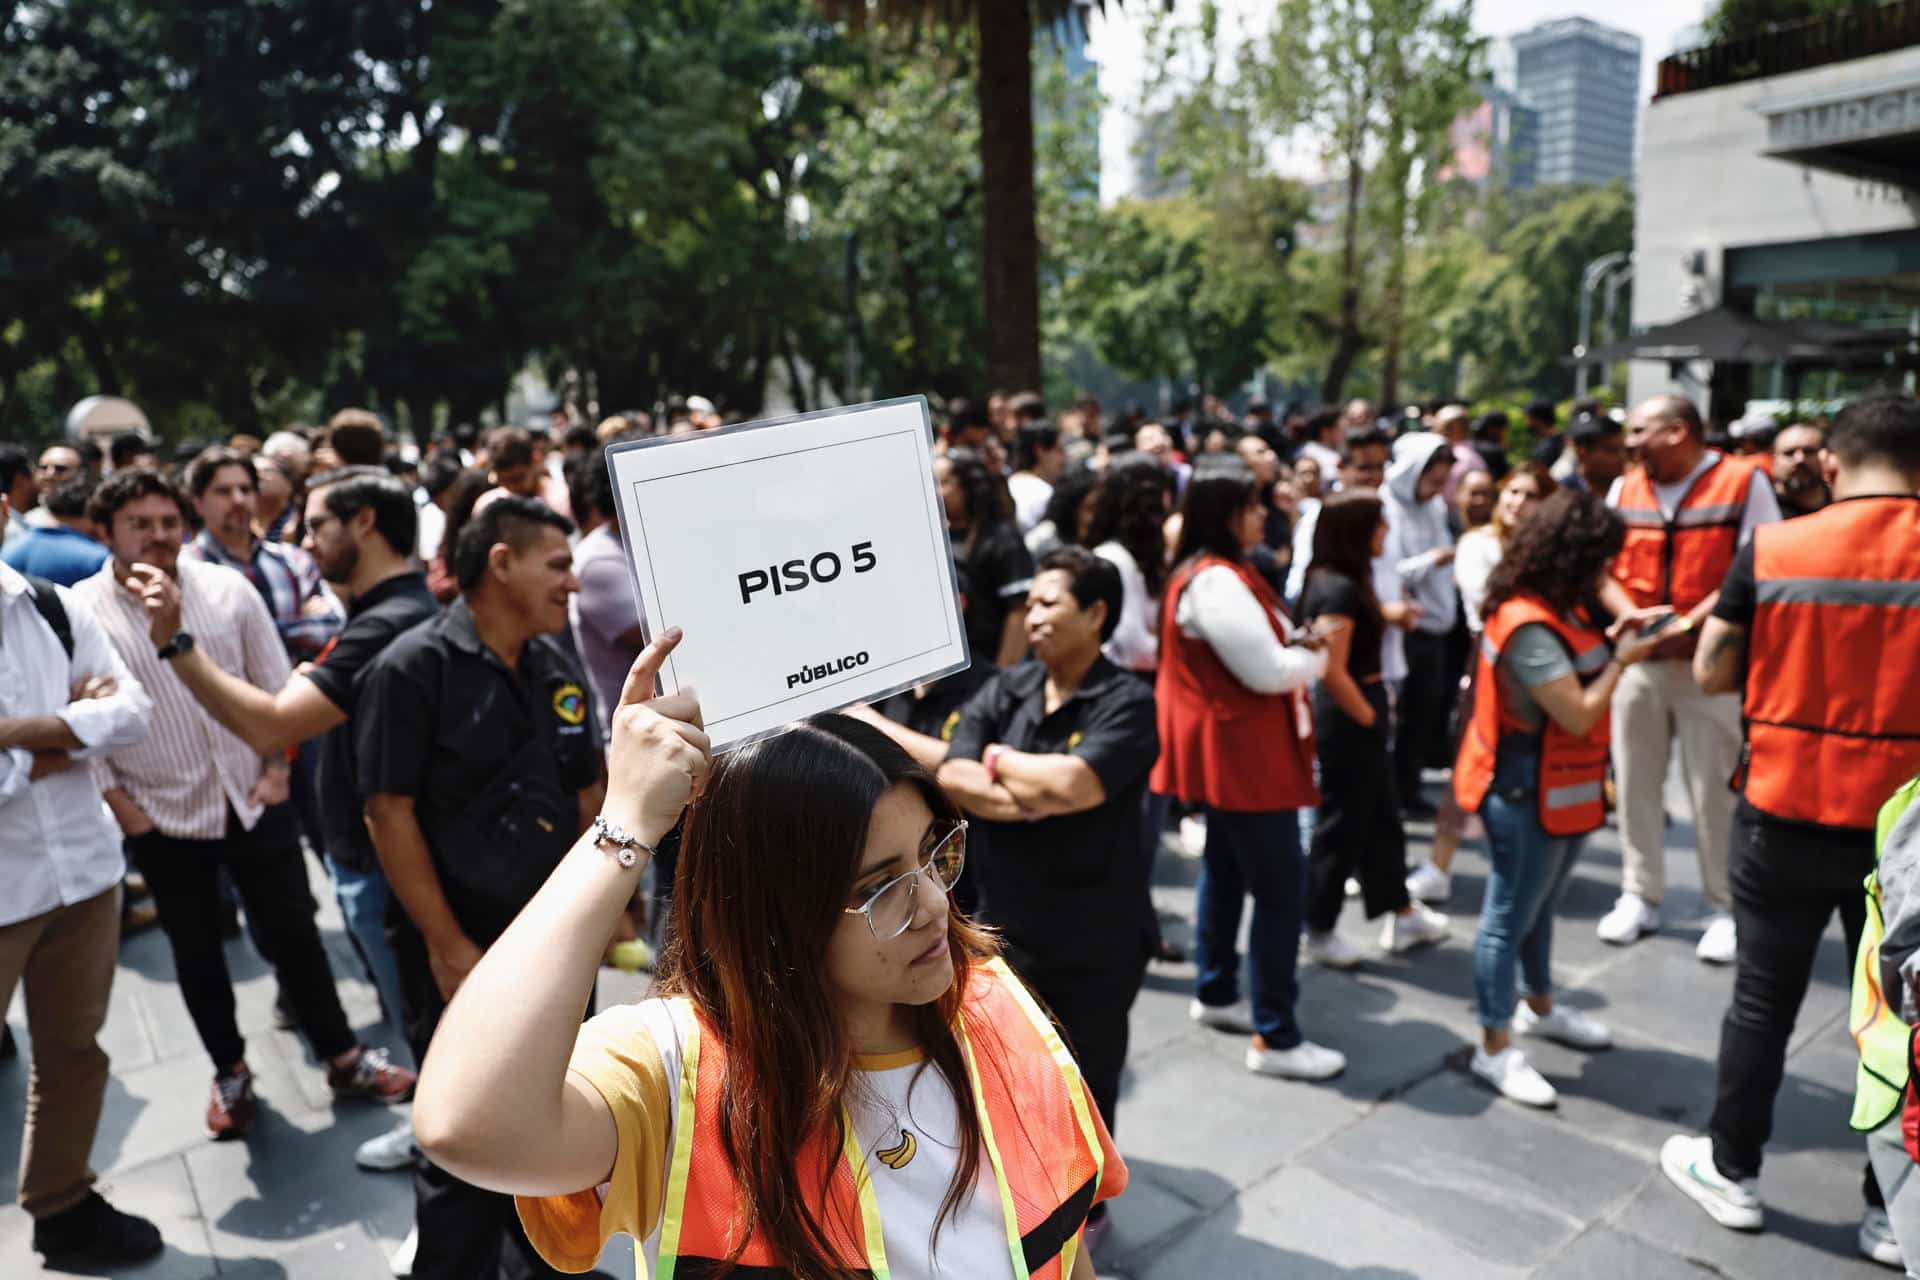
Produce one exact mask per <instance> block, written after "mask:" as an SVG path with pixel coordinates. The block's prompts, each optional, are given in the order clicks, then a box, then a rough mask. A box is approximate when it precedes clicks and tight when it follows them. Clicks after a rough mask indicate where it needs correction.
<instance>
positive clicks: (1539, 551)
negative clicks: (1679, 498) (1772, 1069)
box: [1453, 489, 1657, 1107]
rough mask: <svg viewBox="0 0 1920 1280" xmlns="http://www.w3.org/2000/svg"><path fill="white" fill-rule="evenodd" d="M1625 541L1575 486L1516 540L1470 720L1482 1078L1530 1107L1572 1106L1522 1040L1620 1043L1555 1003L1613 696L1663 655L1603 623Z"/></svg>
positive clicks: (1595, 1045) (1498, 590)
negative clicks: (1565, 897) (1569, 889)
mask: <svg viewBox="0 0 1920 1280" xmlns="http://www.w3.org/2000/svg"><path fill="white" fill-rule="evenodd" d="M1625 536H1626V525H1625V523H1624V522H1623V521H1622V520H1621V518H1620V517H1619V516H1618V515H1617V514H1615V513H1614V512H1612V511H1610V510H1609V509H1608V508H1607V506H1606V504H1605V503H1603V502H1602V501H1601V500H1600V499H1599V498H1597V497H1595V496H1594V495H1592V494H1591V493H1586V492H1582V491H1576V490H1570V489H1563V490H1561V491H1560V492H1559V493H1556V494H1555V495H1554V496H1553V497H1551V498H1549V499H1547V501H1546V502H1544V503H1543V504H1541V506H1540V509H1539V510H1538V511H1536V512H1535V513H1534V514H1533V515H1531V516H1529V517H1528V518H1527V519H1526V520H1525V521H1523V522H1522V523H1521V525H1520V527H1519V528H1518V529H1516V530H1515V531H1514V532H1513V533H1512V534H1511V535H1510V536H1509V537H1508V538H1507V541H1506V544H1505V552H1504V554H1503V556H1502V558H1501V560H1500V563H1499V564H1498V565H1497V566H1495V568H1494V570H1493V574H1492V576H1491V577H1490V578H1489V579H1488V582H1487V594H1486V603H1485V605H1484V606H1483V611H1482V615H1481V616H1482V617H1483V619H1484V620H1485V623H1486V629H1485V632H1484V634H1483V636H1482V639H1481V642H1480V653H1479V656H1478V658H1477V659H1476V664H1475V669H1474V685H1473V710H1472V719H1471V720H1470V721H1469V723H1468V726H1467V731H1466V734H1465V735H1464V737H1463V738H1462V741H1461V744H1460V755H1459V759H1458V760H1457V762H1456V763H1455V765H1454V770H1453V786H1454V796H1455V798H1456V799H1457V800H1458V801H1459V803H1460V806H1461V808H1463V809H1465V810H1467V811H1468V812H1472V813H1478V814H1479V815H1480V818H1481V821H1482V822H1484V823H1485V824H1486V828H1487V861H1488V862H1489V864H1490V865H1491V871H1490V873H1489V875H1488V877H1487V889H1486V897H1485V900H1484V902H1483V903H1482V906H1481V911H1480V928H1479V932H1478V933H1477V934H1476V935H1475V937H1474V941H1473V986H1474V998H1475V1001H1476V1003H1477V1004H1478V1006H1479V1014H1480V1025H1481V1028H1482V1036H1481V1046H1480V1048H1479V1049H1477V1050H1475V1052H1474V1055H1473V1072H1474V1074H1475V1075H1477V1076H1479V1077H1480V1078H1481V1079H1483V1080H1485V1081H1487V1082H1488V1083H1489V1084H1491V1085H1492V1086H1493V1087H1494V1088H1495V1089H1497V1090H1499V1091H1500V1092H1501V1093H1502V1094H1504V1095H1506V1096H1507V1097H1509V1098H1512V1099H1513V1100H1514V1101H1516V1102H1520V1103H1524V1104H1525V1105H1527V1106H1532V1107H1550V1106H1553V1105H1554V1103H1555V1102H1556V1101H1557V1100H1558V1095H1557V1094H1556V1092H1555V1091H1554V1087H1553V1086H1552V1085H1551V1084H1549V1083H1547V1081H1546V1079H1545V1078H1544V1077H1543V1076H1541V1075H1540V1073H1539V1072H1538V1071H1535V1070H1534V1069H1533V1067H1531V1066H1530V1065H1528V1063H1527V1060H1526V1057H1525V1055H1523V1054H1522V1053H1521V1052H1520V1050H1518V1049H1516V1048H1514V1047H1513V1034H1514V1033H1515V1032H1519V1033H1520V1034H1522V1035H1537V1036H1544V1037H1546V1038H1548V1039H1551V1040H1558V1041H1560V1042H1561V1043H1563V1044H1569V1045H1572V1046H1574V1047H1575V1048H1579V1049H1604V1048H1606V1047H1607V1046H1608V1045H1609V1044H1611V1043H1612V1037H1611V1036H1610V1035H1609V1033H1608V1031H1607V1029H1606V1028H1605V1027H1604V1026H1602V1025H1600V1024H1599V1023H1598V1022H1596V1021H1594V1020H1593V1019H1592V1018H1589V1017H1587V1016H1586V1015H1585V1014H1583V1013H1581V1012H1580V1011H1578V1010H1577V1009H1568V1008H1565V1007H1563V1006H1558V1005H1556V1004H1555V1003H1554V1000H1553V970H1552V964H1553V915H1554V911H1555V909H1556V908H1557V907H1558V905H1559V902H1560V897H1561V894H1562V893H1563V892H1564V891H1565V889H1566V886H1567V879H1568V877H1569V876H1570V875H1571V874H1572V872H1573V864H1574V863H1575V862H1576V861H1577V860H1578V859H1579V856H1580V847H1581V845H1582V844H1583V843H1584V842H1585V839H1586V834H1587V833H1588V832H1589V831H1592V830H1594V829H1595V828H1596V827H1598V826H1599V825H1600V824H1601V823H1602V822H1604V821H1605V820H1606V802H1605V799H1604V795H1603V787H1604V784H1605V781H1606V773H1607V743H1608V736H1609V735H1608V727H1609V720H1608V707H1609V704H1610V703H1611V702H1612V699H1613V689H1614V685H1615V684H1616V683H1618V681H1619V679H1620V673H1621V672H1622V671H1623V670H1625V669H1626V668H1627V667H1629V666H1631V665H1633V664H1634V663H1636V662H1639V661H1641V660H1642V659H1644V658H1645V657H1646V656H1647V655H1648V654H1650V653H1652V652H1653V649H1654V646H1655V644H1656V643H1657V640H1656V639H1655V638H1653V637H1650V636H1646V635H1643V634H1641V633H1640V632H1639V631H1638V630H1636V631H1634V632H1633V633H1632V634H1627V630H1626V629H1627V626H1628V621H1627V620H1622V621H1620V622H1616V623H1615V624H1614V625H1613V626H1612V628H1610V629H1609V630H1608V631H1607V632H1606V633H1605V634H1602V633H1601V631H1600V629H1599V628H1598V626H1597V625H1596V624H1595V622H1594V620H1593V619H1594V617H1595V616H1596V611H1597V608H1598V606H1597V604H1596V603H1595V602H1596V601H1597V600H1598V598H1599V590H1600V580H1601V578H1602V576H1603V575H1604V574H1605V573H1606V570H1607V565H1608V563H1609V562H1610V561H1611V560H1612V559H1613V557H1614V555H1615V554H1617V553H1618V552H1619V550H1620V544H1621V542H1622V540H1623V539H1624V538H1625ZM1636 625H1637V624H1636ZM1516 967H1517V968H1518V970H1519V974H1520V985H1521V988H1522V990H1523V991H1524V993H1525V996H1526V998H1525V1000H1524V1001H1523V1002H1520V1003H1519V1004H1518V1005H1517V1007H1516V1000H1515V992H1514V971H1515V969H1516Z"/></svg>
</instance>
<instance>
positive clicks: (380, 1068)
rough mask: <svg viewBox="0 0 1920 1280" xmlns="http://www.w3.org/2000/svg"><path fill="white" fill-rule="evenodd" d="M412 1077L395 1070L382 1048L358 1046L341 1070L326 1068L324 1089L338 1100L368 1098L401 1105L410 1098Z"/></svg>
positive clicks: (410, 1074) (396, 1068) (398, 1069)
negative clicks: (354, 1055) (325, 1087)
mask: <svg viewBox="0 0 1920 1280" xmlns="http://www.w3.org/2000/svg"><path fill="white" fill-rule="evenodd" d="M414 1078H415V1077H414V1074H413V1072H411V1071H408V1070H407V1069H406V1068H404V1067H396V1066H394V1065H393V1063H392V1062H391V1061H389V1060H388V1058H387V1051H386V1050H385V1049H369V1048H368V1047H366V1046H365V1045H362V1046H360V1052H359V1054H358V1055H357V1056H356V1057H355V1058H354V1060H353V1061H352V1062H349V1063H348V1064H347V1065H346V1066H344V1067H328V1068H327V1087H328V1088H330V1089H332V1090H333V1096H334V1097H335V1098H336V1099H339V1098H370V1099H372V1100H373V1101H375V1102H405V1101H406V1100H407V1099H408V1098H411V1097H412V1096H413V1082H414Z"/></svg>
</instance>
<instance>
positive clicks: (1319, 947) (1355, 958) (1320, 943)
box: [1306, 933, 1361, 969]
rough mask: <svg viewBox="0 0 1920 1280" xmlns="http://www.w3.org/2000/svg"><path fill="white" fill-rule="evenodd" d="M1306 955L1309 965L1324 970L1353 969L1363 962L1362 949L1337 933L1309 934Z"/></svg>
mask: <svg viewBox="0 0 1920 1280" xmlns="http://www.w3.org/2000/svg"><path fill="white" fill-rule="evenodd" d="M1306 955H1307V963H1308V964H1317V965H1319V966H1320V967H1321V968H1322V969H1351V968H1353V967H1354V966H1356V965H1358V964H1359V963H1360V960H1361V955H1360V948H1358V947H1356V946H1354V945H1353V944H1352V943H1351V942H1348V941H1347V940H1346V939H1345V938H1343V937H1341V936H1340V935H1339V934H1337V933H1309V934H1308V935H1307V945H1306Z"/></svg>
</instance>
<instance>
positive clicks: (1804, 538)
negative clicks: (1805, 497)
mask: <svg viewBox="0 0 1920 1280" xmlns="http://www.w3.org/2000/svg"><path fill="white" fill-rule="evenodd" d="M1753 576H1754V587H1755V598H1754V609H1753V627H1752V630H1751V632H1750V633H1749V634H1748V636H1747V682H1746V693H1745V695H1744V701H1743V713H1744V715H1745V717H1746V725H1747V742H1746V750H1745V752H1744V753H1743V756H1742V760H1741V768H1740V771H1739V773H1738V774H1736V775H1735V779H1734V781H1735V784H1736V785H1737V786H1739V787H1740V788H1741V790H1742V792H1743V793H1744V794H1745V796H1746V798H1747V802H1748V803H1749V804H1751V805H1752V806H1753V807H1754V808H1756V809H1758V810H1760V811H1761V812H1763V813H1767V814H1771V815H1772V816H1773V817H1776V818H1784V819H1787V820H1788V821H1792V822H1814V823H1818V824H1820V825H1821V826H1824V827H1846V828H1853V829H1858V830H1863V831H1865V830H1871V829H1872V828H1873V821H1874V814H1875V813H1876V812H1877V811H1878V810H1879V808H1880V804H1881V802H1882V801H1883V800H1885V799H1886V798H1887V796H1889V795H1891V794H1892V793H1893V792H1894V791H1895V790H1897V789H1898V788H1899V787H1900V784H1901V783H1903V782H1905V781H1906V780H1907V779H1908V778H1910V777H1912V776H1913V775H1914V773H1915V771H1916V770H1920V679H1916V674H1917V673H1920V498H1911V497H1899V496H1887V497H1867V498H1847V499H1843V500H1841V501H1839V502H1835V503H1833V504H1831V505H1830V506H1827V507H1825V508H1823V509H1822V510H1820V511H1816V512H1814V513H1813V514H1811V515H1806V516H1802V517H1800V518H1799V519H1797V520H1790V521H1787V522H1785V523H1782V524H1770V525H1766V526H1765V527H1763V528H1760V529H1756V530H1754V533H1753Z"/></svg>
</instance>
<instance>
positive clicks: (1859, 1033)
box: [1847, 777, 1920, 1133]
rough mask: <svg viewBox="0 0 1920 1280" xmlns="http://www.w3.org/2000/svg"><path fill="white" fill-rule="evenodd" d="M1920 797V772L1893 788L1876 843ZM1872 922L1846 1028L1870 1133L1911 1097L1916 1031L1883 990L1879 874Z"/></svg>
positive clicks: (1860, 1115) (1862, 1127)
mask: <svg viewBox="0 0 1920 1280" xmlns="http://www.w3.org/2000/svg"><path fill="white" fill-rule="evenodd" d="M1916 799H1920V777H1916V778H1914V779H1912V780H1911V781H1909V782H1908V783H1907V785H1906V786H1904V787H1901V788H1900V789H1899V790H1898V791H1896V792H1894V793H1893V797H1892V798H1891V799H1889V800H1888V801H1887V802H1886V804H1884V805H1882V806H1881V807H1880V819H1879V821H1878V823H1876V824H1875V833H1874V848H1875V850H1876V851H1877V852H1884V851H1885V849H1886V844H1887V835H1888V833H1889V832H1891V831H1892V830H1893V824H1894V823H1896V822H1898V821H1899V820H1900V815H1901V814H1903V813H1905V812H1906V811H1907V808H1908V806H1910V805H1912V804H1913V803H1914V801H1915V800H1916ZM1866 888H1867V925H1866V928H1865V930H1863V931H1862V933H1861V935H1860V954H1859V955H1858V956H1857V957H1856V958H1855V960H1854V966H1853V1009H1852V1011H1851V1013H1850V1014H1849V1016H1848V1018H1847V1027H1848V1029H1849V1030H1850V1031H1851V1032H1852V1033H1853V1042H1854V1044H1855V1046H1856V1047H1857V1048H1858V1049H1859V1052H1860V1069H1859V1070H1858V1071H1857V1072H1856V1073H1855V1076H1854V1086H1853V1119H1852V1122H1851V1123H1852V1125H1853V1127H1854V1128H1855V1129H1856V1130H1858V1131H1860V1132H1861V1133H1871V1132H1872V1131H1873V1130H1875V1129H1878V1128H1879V1127H1880V1126H1881V1125H1883V1124H1885V1123H1886V1122H1887V1121H1889V1120H1891V1119H1893V1118H1894V1116H1896V1115H1898V1114H1899V1112H1900V1105H1901V1103H1902V1102H1903V1101H1905V1099H1906V1096H1907V1077H1908V1074H1909V1073H1910V1071H1911V1070H1912V1064H1913V1055H1912V1041H1913V1030H1912V1028H1910V1027H1908V1026H1907V1024H1906V1023H1904V1022H1902V1021H1901V1020H1900V1012H1899V1010H1900V993H1899V992H1898V991H1894V992H1887V991H1882V990H1881V989H1880V942H1881V939H1883V938H1884V937H1885V936H1886V932H1887V922H1886V919H1885V918H1884V917H1883V916H1882V914H1881V910H1880V879H1879V876H1878V875H1877V874H1875V875H1870V876H1868V877H1867V886H1866Z"/></svg>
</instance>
